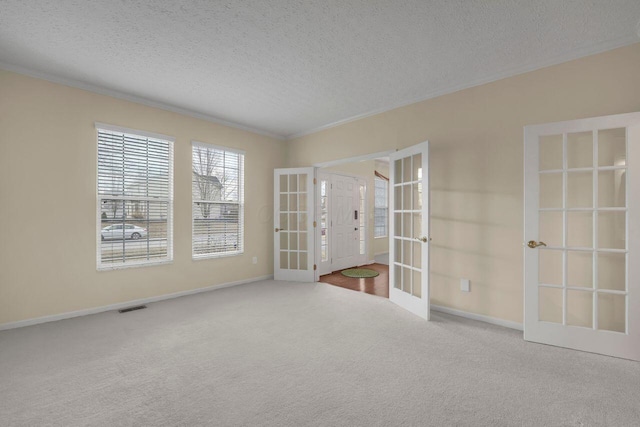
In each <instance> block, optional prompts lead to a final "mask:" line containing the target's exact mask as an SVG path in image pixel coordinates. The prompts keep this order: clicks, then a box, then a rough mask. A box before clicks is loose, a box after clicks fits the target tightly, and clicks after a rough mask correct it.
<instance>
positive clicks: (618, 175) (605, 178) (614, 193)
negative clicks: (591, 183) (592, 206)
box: [598, 170, 627, 208]
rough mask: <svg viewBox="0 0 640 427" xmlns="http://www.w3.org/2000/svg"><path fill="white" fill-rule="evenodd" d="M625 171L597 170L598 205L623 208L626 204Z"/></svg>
mask: <svg viewBox="0 0 640 427" xmlns="http://www.w3.org/2000/svg"><path fill="white" fill-rule="evenodd" d="M626 175H627V174H626V173H625V171H624V170H612V171H600V172H598V206H599V207H601V208H623V207H625V206H626V187H627V185H626Z"/></svg>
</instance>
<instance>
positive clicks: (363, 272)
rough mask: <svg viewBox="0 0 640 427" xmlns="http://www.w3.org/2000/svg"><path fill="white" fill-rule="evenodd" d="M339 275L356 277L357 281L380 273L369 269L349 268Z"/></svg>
mask: <svg viewBox="0 0 640 427" xmlns="http://www.w3.org/2000/svg"><path fill="white" fill-rule="evenodd" d="M341 273H342V275H343V276H347V277H356V278H359V279H362V278H368V277H376V276H378V275H380V273H378V272H377V271H375V270H371V269H370V268H350V269H348V270H342V271H341Z"/></svg>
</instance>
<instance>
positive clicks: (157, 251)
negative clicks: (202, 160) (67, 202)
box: [97, 128, 173, 268]
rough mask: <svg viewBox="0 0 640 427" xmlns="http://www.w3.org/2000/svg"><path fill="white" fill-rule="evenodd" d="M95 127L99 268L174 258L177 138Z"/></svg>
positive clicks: (156, 261) (164, 260) (157, 261)
mask: <svg viewBox="0 0 640 427" xmlns="http://www.w3.org/2000/svg"><path fill="white" fill-rule="evenodd" d="M97 131H98V189H97V190H98V224H99V230H98V234H99V236H98V240H99V242H100V244H99V245H98V268H117V267H122V266H128V265H136V264H149V263H159V262H166V261H170V260H172V258H173V250H172V216H173V169H172V168H173V142H172V141H169V140H164V139H160V138H157V137H152V136H146V135H140V134H135V133H128V132H125V131H122V130H119V129H117V128H116V129H109V128H98V129H97Z"/></svg>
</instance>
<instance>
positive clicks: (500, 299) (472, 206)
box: [288, 44, 640, 322]
mask: <svg viewBox="0 0 640 427" xmlns="http://www.w3.org/2000/svg"><path fill="white" fill-rule="evenodd" d="M638 70H640V44H635V45H632V46H628V47H625V48H621V49H616V50H613V51H609V52H605V53H602V54H598V55H594V56H590V57H586V58H582V59H578V60H574V61H571V62H567V63H564V64H560V65H557V66H553V67H548V68H545V69H541V70H538V71H534V72H530V73H526V74H522V75H519V76H516V77H512V78H508V79H503V80H500V81H497V82H494V83H489V84H485V85H482V86H478V87H474V88H471V89H466V90H463V91H460V92H456V93H453V94H450V95H446V96H441V97H438V98H435V99H431V100H428V101H424V102H420V103H417V104H412V105H409V106H406V107H403V108H398V109H395V110H392V111H389V112H386V113H382V114H379V115H376V116H372V117H368V118H364V119H361V120H358V121H354V122H351V123H347V124H344V125H341V126H338V127H335V128H331V129H327V130H325V131H321V132H318V133H315V134H312V135H308V136H304V137H300V138H297V139H295V140H292V141H290V142H289V149H288V156H289V166H307V165H311V164H313V163H315V162H323V161H330V160H335V159H340V158H346V157H352V156H357V155H362V154H367V153H375V152H380V151H384V150H389V149H394V148H404V147H408V146H411V145H414V144H416V143H419V142H422V141H424V140H429V141H430V142H431V163H430V164H431V175H430V176H431V214H432V217H431V225H432V227H431V228H432V230H431V237H433V242H432V245H431V250H432V251H431V289H432V303H434V304H439V305H444V306H448V307H453V308H456V309H460V310H465V311H469V312H474V313H479V314H483V315H488V316H492V317H496V318H501V319H505V320H510V321H515V322H522V317H523V281H522V275H523V274H522V272H523V268H522V262H523V257H522V251H523V247H522V243H523V235H522V233H523V137H522V135H523V126H525V125H528V124H536V123H546V122H553V121H560V120H571V119H577V118H585V117H593V116H601V115H609V114H617V113H625V112H632V111H639V110H640V79H639V78H638ZM460 278H468V279H471V292H470V293H462V292H460V290H459V280H460Z"/></svg>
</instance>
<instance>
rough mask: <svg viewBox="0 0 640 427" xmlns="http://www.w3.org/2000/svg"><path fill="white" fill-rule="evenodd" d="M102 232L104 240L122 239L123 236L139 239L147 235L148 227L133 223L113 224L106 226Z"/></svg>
mask: <svg viewBox="0 0 640 427" xmlns="http://www.w3.org/2000/svg"><path fill="white" fill-rule="evenodd" d="M100 234H101V235H102V240H112V239H118V240H122V239H123V238H124V239H133V240H138V239H139V238H141V237H147V229H146V228H142V227H138V226H137V225H133V224H113V225H108V226H106V227H104V228H103V229H102V230H101V232H100Z"/></svg>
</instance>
